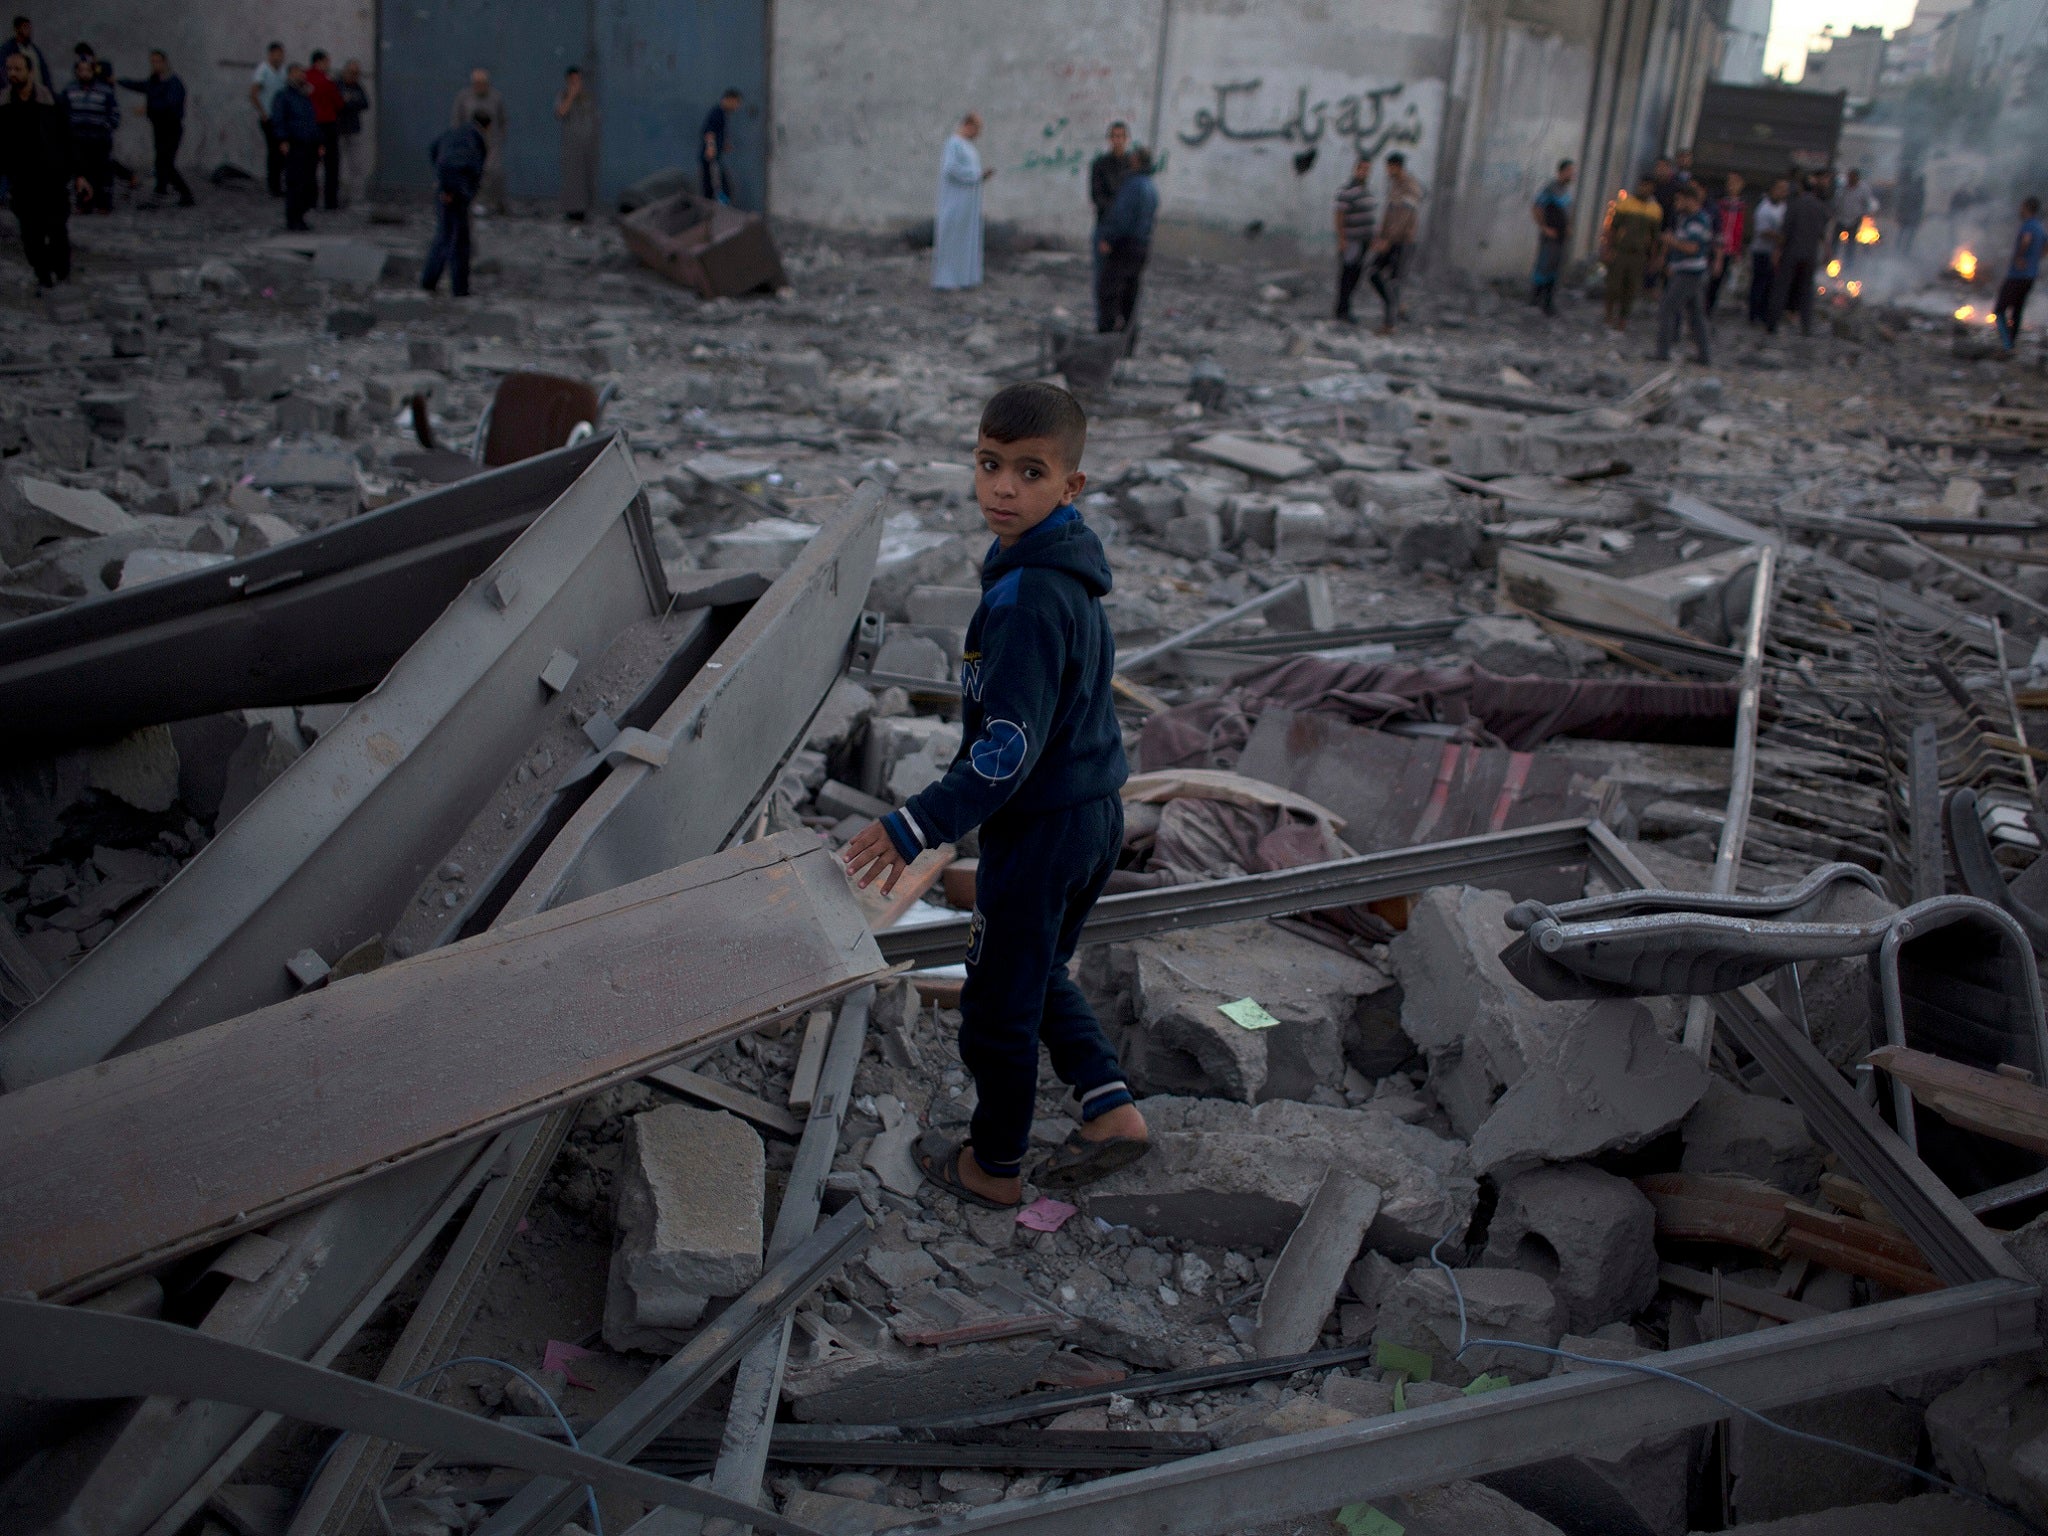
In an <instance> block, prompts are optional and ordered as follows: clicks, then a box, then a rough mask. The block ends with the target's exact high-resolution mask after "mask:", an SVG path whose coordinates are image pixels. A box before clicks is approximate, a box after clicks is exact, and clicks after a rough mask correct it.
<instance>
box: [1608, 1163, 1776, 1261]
mask: <svg viewBox="0 0 2048 1536" xmlns="http://www.w3.org/2000/svg"><path fill="white" fill-rule="evenodd" d="M1636 1187H1637V1188H1639V1189H1640V1190H1642V1192H1643V1193H1644V1194H1645V1195H1646V1196H1648V1197H1649V1201H1650V1204H1651V1205H1652V1206H1653V1207H1654V1208H1655V1209H1656V1212H1657V1235H1658V1236H1659V1237H1668V1238H1672V1239H1674V1240H1676V1241H1679V1242H1701V1243H1730V1244H1733V1245H1734V1246H1736V1247H1738V1248H1752V1249H1755V1250H1756V1251H1757V1252H1758V1253H1769V1254H1777V1253H1782V1252H1783V1251H1784V1250H1783V1240H1784V1236H1785V1206H1786V1204H1787V1203H1788V1202H1789V1201H1790V1199H1791V1196H1789V1195H1787V1194H1786V1193H1785V1192H1784V1191H1783V1190H1778V1189H1772V1188H1771V1187H1770V1186H1769V1185H1767V1184H1760V1183H1757V1182H1756V1181H1754V1180H1751V1179H1740V1178H1734V1177H1730V1176H1727V1175H1722V1174H1700V1173H1659V1174H1650V1175H1648V1176H1646V1177H1644V1178H1640V1179H1637V1180H1636Z"/></svg>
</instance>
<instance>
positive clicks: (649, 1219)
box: [604, 1104, 767, 1349]
mask: <svg viewBox="0 0 2048 1536" xmlns="http://www.w3.org/2000/svg"><path fill="white" fill-rule="evenodd" d="M766 1176H767V1174H766V1162H765V1159H764V1154H763V1152H762V1148H761V1138H760V1136H759V1135H758V1134H756V1132H755V1131H754V1129H753V1127H751V1126H750V1125H748V1124H747V1123H746V1122H745V1121H744V1120H742V1119H740V1118H739V1117H738V1116H736V1115H729V1114H726V1113H725V1112H724V1111H722V1110H706V1109H694V1108H692V1107H690V1106H689V1105H686V1104H671V1105H668V1106H666V1107H665V1108H662V1109H654V1110H649V1111H647V1112H646V1113H644V1114H639V1115H635V1116H633V1117H632V1119H631V1120H629V1121H628V1122H627V1124H626V1140H625V1158H624V1165H623V1167H622V1168H621V1170H620V1174H619V1182H618V1193H617V1207H616V1210H615V1212H614V1225H615V1229H616V1232H617V1246H616V1247H615V1248H614V1249H613V1252H612V1269H611V1286H610V1288H609V1290H608V1292H607V1295H606V1300H605V1315H604V1328H605V1337H606V1340H607V1341H608V1342H611V1344H612V1347H613V1348H615V1349H630V1348H634V1347H636V1342H637V1341H638V1340H639V1339H641V1338H642V1337H643V1336H644V1334H645V1332H646V1331H648V1330H656V1331H659V1330H671V1329H679V1328H688V1327H689V1326H690V1325H691V1324H693V1323H695V1322H696V1321H697V1319H698V1318H699V1317H701V1316H702V1315H703V1312H704V1307H705V1304H706V1302H707V1301H708V1300H709V1299H710V1298H711V1297H713V1296H737V1295H738V1294H739V1293H740V1292H741V1291H743V1290H745V1289H746V1288H747V1287H748V1286H749V1285H751V1284H752V1283H753V1282H754V1281H755V1280H756V1279H758V1278H759V1277H760V1274H761V1243H762V1212H763V1207H764V1205H765V1203H766V1192H765V1180H766Z"/></svg>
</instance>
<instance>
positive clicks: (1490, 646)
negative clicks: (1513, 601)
mask: <svg viewBox="0 0 2048 1536" xmlns="http://www.w3.org/2000/svg"><path fill="white" fill-rule="evenodd" d="M1451 644H1452V645H1454V646H1456V647H1457V648H1458V650H1459V651H1461V652H1462V653H1463V654H1464V655H1465V656H1467V657H1469V658H1470V659H1471V660H1472V661H1473V663H1475V664H1476V665H1478V666H1481V667H1484V668H1485V669H1486V670H1487V671H1489V672H1492V673H1495V674H1497V675H1499V676H1501V677H1570V676H1571V675H1572V664H1571V662H1570V661H1568V660H1567V659H1566V658H1565V654H1564V652H1562V651H1560V650H1559V649H1558V648H1557V643H1556V642H1555V641H1554V640H1552V639H1551V638H1550V636H1549V635H1547V634H1545V633H1544V631H1543V629H1542V626H1540V625H1538V624H1537V623H1536V622H1535V621H1534V620H1532V619H1524V618H1520V617H1518V616H1516V615H1514V614H1505V613H1503V614H1475V615H1473V616H1472V617H1471V618H1469V619H1467V620H1465V622H1464V623H1462V624H1460V625H1459V626H1458V627H1457V628H1456V629H1454V630H1452V631H1451Z"/></svg>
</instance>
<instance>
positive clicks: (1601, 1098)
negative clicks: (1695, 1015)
mask: <svg viewBox="0 0 2048 1536" xmlns="http://www.w3.org/2000/svg"><path fill="white" fill-rule="evenodd" d="M1556 1046H1557V1048H1556V1050H1555V1052H1554V1054H1552V1055H1550V1056H1549V1057H1548V1058H1547V1059H1546V1060H1544V1061H1543V1062H1541V1063H1540V1064H1537V1065H1536V1066H1535V1068H1534V1070H1530V1071H1525V1072H1524V1073H1523V1074H1522V1076H1521V1078H1520V1079H1518V1080H1517V1081H1516V1082H1515V1084H1514V1086H1512V1087H1511V1088H1509V1089H1508V1091H1507V1092H1506V1093H1505V1094H1503V1095H1502V1096H1501V1099H1500V1102H1499V1103H1497V1104H1496V1105H1494V1107H1493V1112H1492V1113H1491V1114H1490V1115H1489V1116H1488V1117H1487V1120H1486V1123H1485V1124H1484V1125H1482V1126H1481V1127H1480V1128H1479V1130H1478V1131H1477V1132H1476V1133H1475V1134H1474V1135H1473V1137H1472V1166H1473V1167H1474V1168H1476V1169H1477V1170H1479V1172H1481V1173H1495V1172H1504V1171H1512V1170H1514V1169H1517V1168H1526V1167H1529V1166H1530V1165H1532V1164H1535V1163H1538V1162H1569V1161H1572V1160H1574V1159H1577V1158H1585V1157H1593V1156H1596V1155H1597V1154H1599V1153H1602V1152H1616V1151H1632V1150H1634V1149H1635V1148H1637V1147H1641V1146H1643V1145H1645V1144H1647V1143H1649V1142H1651V1141H1654V1140H1655V1139H1656V1138H1657V1137H1659V1136H1661V1135H1663V1134H1664V1133H1665V1132H1666V1131H1668V1130H1670V1129H1671V1128H1672V1127H1673V1126H1675V1125H1677V1124H1678V1123H1679V1122H1680V1121H1682V1120H1683V1119H1684V1118H1685V1117H1686V1115H1687V1114H1688V1113H1690V1112H1691V1110H1692V1107H1693V1106H1694V1105H1695V1104H1697V1103H1698V1102H1699V1100H1700V1095H1701V1094H1702V1093H1703V1092H1705V1091H1706V1085H1707V1076H1708V1074H1707V1069H1706V1067H1705V1066H1704V1064H1702V1063H1701V1061H1700V1059H1699V1058H1698V1057H1697V1056H1695V1055H1693V1054H1692V1053H1691V1052H1690V1051H1688V1050H1686V1049H1685V1048H1684V1047H1683V1046H1680V1045H1678V1044H1677V1043H1676V1042H1674V1041H1672V1040H1670V1039H1668V1038H1666V1036H1665V1035H1664V1034H1663V1033H1662V1032H1661V1031H1660V1030H1659V1029H1658V1027H1657V1023H1656V1021H1655V1019H1654V1018H1653V1017H1652V1015H1651V1013H1650V1010H1649V1009H1647V1008H1645V1007H1644V1006H1643V1005H1642V1004H1641V1003H1639V1002H1635V1001H1632V1000H1631V999H1628V998H1610V999H1607V1000H1606V1001H1603V1002H1598V1003H1595V1004H1593V1005H1592V1006H1591V1007H1590V1008H1588V1009H1587V1010H1586V1012H1585V1013H1584V1014H1583V1015H1582V1016H1581V1017H1580V1018H1579V1020H1578V1021H1577V1022H1576V1024H1574V1025H1573V1027H1572V1028H1571V1029H1570V1030H1569V1031H1568V1032H1567V1033H1566V1036H1565V1038H1564V1039H1563V1040H1562V1041H1561V1042H1557V1043H1556Z"/></svg>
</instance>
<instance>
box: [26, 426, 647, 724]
mask: <svg viewBox="0 0 2048 1536" xmlns="http://www.w3.org/2000/svg"><path fill="white" fill-rule="evenodd" d="M609 441H610V440H609V439H607V442H606V443H597V444H582V445H578V446H576V447H571V448H564V449H561V450H559V451H557V452H554V453H548V454H542V455H540V456H538V457H536V458H532V459H528V460H525V461H524V462H522V463H519V464H512V465H507V466H506V467H505V468H503V469H498V470H493V471H491V472H490V473H488V474H484V475H479V476H477V477H476V478H474V479H471V480H466V481H464V482H462V483H461V484H459V485H455V486H450V487H447V488H445V489H442V490H436V491H429V492H427V493H425V494H423V495H419V496H413V497H409V498H407V499H406V500H404V501H401V502H394V503H393V504H392V505H390V506H388V507H380V508H378V509H377V510H376V511H374V512H366V513H364V514H363V515H362V516H360V517H352V518H350V519H348V520H347V521H346V522H341V523H337V524H335V525H334V526H333V527H332V528H324V529H321V530H320V531H319V532H317V533H309V534H307V535H305V536H304V537H303V538H297V539H292V540H290V541H289V542H287V543H284V544H280V545H277V546H276V547H274V548H272V549H267V550H264V551H262V552H261V553H259V554H254V555H248V556H245V557H243V558H242V559H239V560H233V561H229V562H227V563H225V564H222V565H217V566H212V567H209V568H208V569H206V570H203V571H193V572H191V573H189V574H187V575H184V576H174V577H169V578H167V579H165V580H163V581H153V582H150V583H149V584H148V585H147V586H142V587H134V588H130V589H127V590H125V591H120V592H112V593H108V594H106V595H105V596H102V597H88V598H84V599H82V600H80V601H78V602H75V603H69V604H67V605H66V606H64V607H63V608H60V609H58V610H56V611H55V612H52V613H47V614H39V615H37V616H36V617H34V618H29V619H22V620H19V621H17V622H15V623H12V624H4V625H0V718H4V719H5V720H6V721H7V722H8V740H7V743H6V746H7V749H8V750H9V751H14V750H18V749H21V748H34V749H36V750H49V749H51V748H53V747H57V746H62V745H66V744H69V743H71V742H76V741H87V740H92V739H94V738H97V737H105V736H108V735H114V734H119V733H120V732H123V731H129V730H134V729H135V728H137V727H139V726H144V725H154V724H157V723H158V722H160V721H164V720H189V719H191V718H193V717H194V716H196V715H209V714H214V713H216V712H217V711H220V710H224V709H251V708H256V707H258V706H262V705H275V704H303V703H306V702H308V701H310V700H314V699H319V698H329V697H347V698H353V697H354V696H355V695H357V694H359V693H361V692H363V691H364V690H365V689H368V688H371V687H374V686H375V685H376V683H377V680H378V679H379V678H381V677H382V676H383V675H384V674H385V673H386V672H388V671H389V670H390V669H391V667H392V664H393V663H395V662H396V661H397V660H398V658H399V657H400V656H402V655H404V654H405V652H406V650H407V649H408V648H409V647H410V646H411V645H412V644H413V643H414V642H415V641H417V640H418V639H419V638H420V636H421V635H422V634H423V633H424V632H425V631H426V629H427V627H428V625H429V624H430V623H431V622H432V621H433V620H434V619H435V618H437V617H438V616H439V615H440V613H441V610H442V609H444V608H446V607H447V606H448V604H449V603H451V602H453V601H454V600H455V599H456V598H457V597H458V596H460V595H461V592H462V589H463V587H464V586H465V585H467V584H468V583H469V581H470V580H471V579H472V578H473V577H474V576H475V575H476V574H477V573H478V572H479V571H481V570H483V569H484V568H485V567H486V566H488V565H489V564H490V563H491V562H492V561H493V560H495V559H496V558H497V557H498V556H499V555H500V554H502V553H503V552H504V549H505V546H506V545H508V544H510V543H511V542H512V541H513V540H514V539H516V538H517V537H519V535H520V534H521V533H522V532H524V531H525V529H526V528H527V527H529V526H530V525H531V524H532V523H533V521H534V520H535V519H536V518H537V517H539V516H540V515H541V514H542V513H544V512H545V511H547V509H548V508H549V507H550V506H551V505H552V504H554V503H555V502H556V501H558V500H559V499H560V498H561V497H562V496H563V495H564V494H565V493H566V492H567V491H568V489H569V487H570V486H571V485H572V484H573V483H574V482H575V481H576V480H577V479H578V477H580V476H581V475H582V474H583V473H584V472H585V471H586V470H587V469H589V467H590V466H591V464H592V463H594V462H595V461H596V460H597V459H598V458H599V457H601V456H602V455H603V453H604V450H605V448H606V447H607V446H608V444H609Z"/></svg>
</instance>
